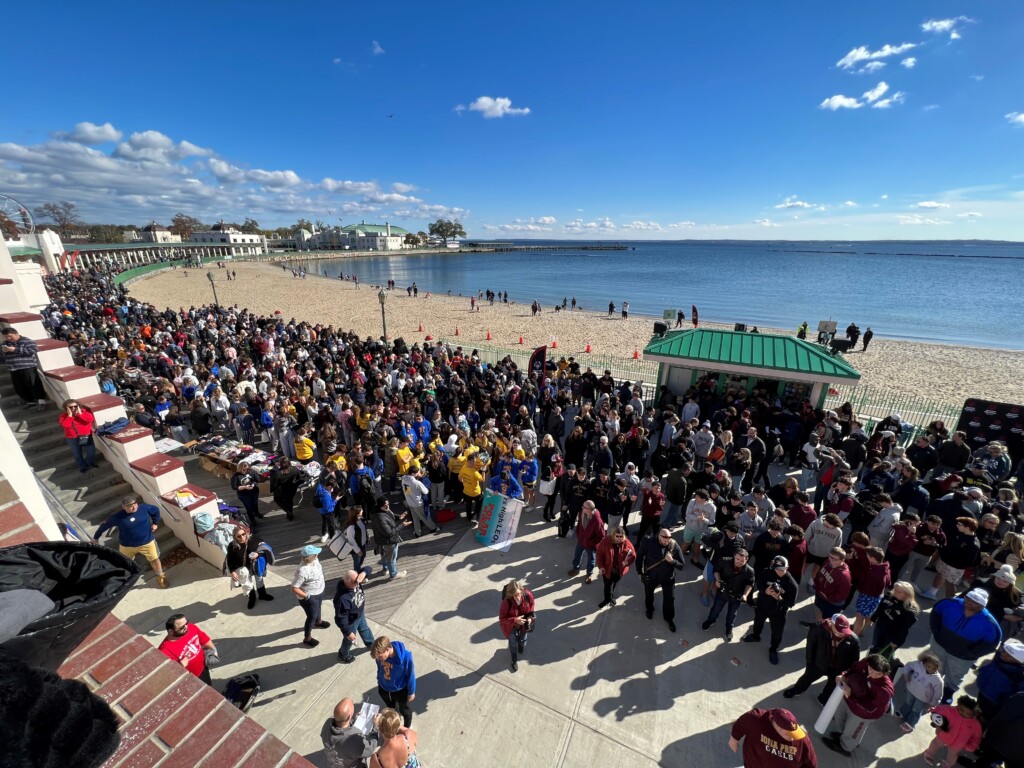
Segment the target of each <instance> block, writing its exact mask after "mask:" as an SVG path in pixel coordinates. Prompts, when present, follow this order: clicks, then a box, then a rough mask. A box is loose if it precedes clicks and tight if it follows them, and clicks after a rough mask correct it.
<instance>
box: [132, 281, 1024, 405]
mask: <svg viewBox="0 0 1024 768" xmlns="http://www.w3.org/2000/svg"><path fill="white" fill-rule="evenodd" d="M231 268H232V269H233V270H235V271H237V273H238V279H237V281H230V282H229V281H227V279H226V277H225V274H224V270H220V269H214V270H213V272H214V277H215V278H216V282H217V295H218V298H219V299H220V302H221V303H222V304H225V305H229V304H230V305H238V306H239V307H248V308H249V309H250V310H252V311H254V312H257V313H259V314H265V315H270V314H273V313H274V312H275V311H277V310H280V312H281V314H282V315H283V316H284V318H285V319H289V318H292V317H294V318H297V319H300V320H307V321H310V322H313V323H323V324H325V325H334V326H337V327H340V328H343V329H346V330H348V329H352V330H354V331H356V332H357V333H359V334H360V335H363V336H366V335H373V336H380V335H381V333H382V330H381V312H380V303H379V302H378V299H377V290H376V288H375V287H372V286H367V285H359V286H358V287H357V286H356V285H354V284H353V283H351V282H347V281H341V280H336V279H331V278H325V277H314V276H312V275H310V276H309V277H307V278H306V279H305V280H301V279H296V278H293V277H292V275H291V272H290V271H287V272H286V271H284V270H282V269H281V267H280V266H278V265H273V264H268V263H262V264H261V263H246V262H237V263H234V264H232V265H231ZM129 291H130V293H131V295H132V296H134V297H135V298H137V299H139V300H140V301H144V302H148V303H152V304H154V305H155V306H157V307H158V308H161V309H162V308H164V307H172V308H174V309H178V308H180V307H186V308H187V307H189V306H193V305H200V304H207V303H210V302H211V301H212V299H213V294H212V291H211V290H210V283H209V281H208V280H207V279H206V273H205V270H204V271H202V272H198V271H195V270H190V271H188V273H187V274H186V272H185V271H184V270H180V269H179V270H169V271H165V272H160V273H157V274H156V275H154V276H152V277H147V278H145V279H142V280H139V281H137V282H135V283H133V284H132V285H131V286H130V288H129ZM385 310H386V312H387V327H388V336H389V337H399V336H401V337H404V338H405V340H406V342H407V343H409V344H412V343H413V342H415V341H423V340H424V337H425V336H426V335H428V334H429V335H431V336H433V337H434V339H444V340H448V341H452V342H458V343H460V344H462V345H463V346H467V347H472V346H474V345H487V346H493V347H505V348H508V349H512V348H514V347H517V346H518V343H519V337H520V335H522V337H523V341H524V343H525V345H526V346H528V347H536V346H539V345H541V344H545V343H548V344H550V343H551V342H552V341H553V340H554V341H557V343H558V353H560V354H564V355H576V356H577V357H578V358H585V357H586V354H585V353H584V349H585V348H586V345H587V343H588V342H589V343H590V345H591V350H592V354H594V355H607V356H616V357H622V358H632V356H633V352H634V350H637V349H639V350H643V347H644V345H645V344H646V343H647V342H648V341H649V340H650V338H651V331H652V328H653V323H654V320H655V318H652V317H643V316H633V315H631V316H630V318H629V319H628V320H622V319H621V318H620V317H619V315H618V314H616V315H615V316H614V317H611V318H609V317H608V316H607V314H606V313H599V312H582V311H577V312H553V311H551V309H550V308H545V310H544V311H543V312H542V314H540V315H538V316H537V317H531V314H530V306H529V304H511V303H510V304H508V305H499V304H497V303H496V304H495V305H494V306H493V307H492V306H488V305H487V303H486V302H484V304H483V306H482V307H481V309H480V311H479V312H472V313H471V312H470V303H469V298H468V297H464V298H459V297H451V298H449V297H447V296H432V295H429V294H425V293H424V292H420V295H419V297H418V298H411V297H409V296H407V295H406V292H405V290H403V289H399V290H394V291H390V292H389V295H388V298H387V302H386V306H385ZM421 324H422V327H423V331H422V332H420V331H419V330H418V329H419V327H420V325H421ZM702 325H705V326H710V327H728V328H731V327H732V326H731V325H730V326H724V325H716V324H714V323H702ZM456 327H458V329H459V335H458V337H457V338H456V336H455V329H456ZM688 327H689V326H688ZM759 330H761V331H763V332H778V333H793V334H795V333H796V329H795V328H794V329H789V330H777V329H776V330H773V329H769V328H764V327H762V328H760V329H759ZM488 332H489V333H490V334H491V341H486V340H485V339H486V336H487V333H488ZM846 359H847V361H848V362H850V363H851V364H852V365H853V366H854V367H856V368H857V369H858V370H859V371H860V372H861V374H862V380H861V385H862V386H863V385H867V386H870V387H872V388H878V389H884V390H887V391H890V392H893V393H898V394H901V395H908V396H916V397H924V398H928V399H930V400H933V401H936V402H939V401H941V402H945V403H951V404H957V405H960V404H962V403H963V401H964V399H965V398H967V397H978V398H986V399H992V400H999V401H1004V402H1019V401H1020V399H1021V381H1022V380H1024V351H1020V350H1002V349H985V348H978V347H958V346H947V345H944V344H926V343H919V342H910V341H894V340H887V339H883V338H879V337H875V339H874V340H873V341H872V342H871V345H870V346H869V348H868V351H867V352H861V351H859V349H858V351H856V352H853V353H850V354H848V355H847V356H846Z"/></svg>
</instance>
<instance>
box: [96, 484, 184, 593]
mask: <svg viewBox="0 0 1024 768" xmlns="http://www.w3.org/2000/svg"><path fill="white" fill-rule="evenodd" d="M159 525H160V509H159V508H158V507H154V506H153V505H152V504H139V500H138V498H137V497H135V496H125V497H124V499H123V500H122V501H121V509H120V510H118V511H117V512H115V513H114V514H112V515H111V516H110V517H108V518H107V519H106V520H105V521H103V523H102V525H100V527H99V528H97V529H96V536H95V537H94V538H93V540H92V543H93V544H98V543H99V542H98V539H99V538H100V536H102V535H103V534H104V533H106V532H107V531H108V530H110V529H112V528H117V533H118V538H119V544H120V546H119V549H120V550H121V554H122V555H124V556H125V557H127V558H128V559H130V560H134V559H135V556H136V555H142V556H143V557H145V558H146V559H147V560H148V561H149V564H150V566H152V568H153V572H154V573H156V583H157V584H159V585H160V586H161V587H163V588H164V589H166V588H167V587H168V581H167V577H166V576H164V567H163V566H162V565H161V564H160V551H159V550H158V549H157V547H156V539H155V538H153V532H154V531H155V530H156V529H157V527H158V526H159Z"/></svg>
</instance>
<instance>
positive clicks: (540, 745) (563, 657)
mask: <svg viewBox="0 0 1024 768" xmlns="http://www.w3.org/2000/svg"><path fill="white" fill-rule="evenodd" d="M527 519H528V520H529V522H528V523H526V524H525V525H524V526H522V527H521V530H520V532H521V534H523V535H522V536H521V538H520V539H519V540H518V541H517V542H516V543H515V544H514V545H513V546H512V548H511V549H510V551H509V552H508V553H507V554H501V553H498V552H493V551H490V550H486V549H483V548H481V547H480V546H479V545H477V543H476V541H475V540H474V538H473V536H472V535H471V534H469V533H468V532H467V533H466V534H463V535H462V537H461V539H460V540H459V541H458V542H457V543H456V544H455V546H454V547H453V549H452V550H451V552H450V553H449V554H448V555H447V556H444V557H441V558H439V560H438V564H437V565H436V567H435V568H434V569H433V571H431V572H430V573H429V574H428V575H427V576H426V578H425V579H423V581H422V582H421V583H420V584H419V585H418V587H417V588H416V589H415V590H414V591H413V592H412V593H411V596H410V597H408V598H407V599H406V600H405V602H404V603H403V604H402V605H401V606H400V607H398V609H397V610H396V611H395V612H394V613H393V614H392V615H391V617H390V619H388V620H387V621H386V623H385V624H384V625H383V626H381V625H380V624H378V623H376V622H373V621H371V622H370V623H371V627H372V629H373V631H374V633H375V634H381V633H386V634H388V635H389V636H390V637H391V638H393V639H400V640H402V641H403V642H405V643H406V644H407V645H408V646H409V647H410V648H411V650H412V652H413V654H414V657H415V661H416V670H417V677H418V683H417V696H416V700H415V702H414V703H413V709H414V711H415V713H416V714H415V719H414V721H413V728H415V729H416V730H417V731H418V732H419V734H420V748H419V754H420V757H421V758H422V760H423V763H424V765H425V766H427V767H428V768H463V767H464V768H471V767H472V768H478V767H479V766H488V767H489V768H499V767H503V766H559V767H560V768H561V767H565V768H575V767H576V766H579V767H580V768H583V767H584V766H594V765H615V766H631V767H632V766H637V767H646V766H655V765H664V766H683V765H701V766H705V767H706V768H715V767H718V766H721V767H722V768H725V767H726V766H736V765H738V764H739V760H738V757H737V756H736V755H734V754H733V753H732V752H730V751H729V749H728V746H727V740H728V736H729V727H730V725H731V723H732V721H733V720H734V719H735V718H736V717H737V716H739V715H740V714H741V713H742V712H744V711H745V710H746V709H749V708H751V707H754V706H782V705H783V704H784V702H785V701H786V700H784V699H783V698H782V696H781V691H782V689H783V688H784V687H785V686H786V685H787V684H789V683H791V682H792V681H793V680H794V679H795V678H796V676H797V674H798V673H799V671H800V670H801V669H802V666H803V655H804V651H803V642H802V639H803V637H804V632H805V631H804V630H803V629H802V628H801V627H800V626H799V624H798V619H800V618H806V617H807V614H808V613H809V612H810V606H809V604H808V602H807V601H806V600H804V602H803V603H801V605H800V606H799V607H798V609H797V610H796V611H795V612H794V613H795V615H792V616H791V617H790V621H789V625H788V626H787V631H786V641H785V643H784V647H783V649H782V653H781V656H782V662H781V664H780V665H779V666H777V667H773V666H771V665H770V664H768V661H767V636H766V638H765V640H764V641H762V643H761V644H752V643H742V642H739V638H740V637H741V636H742V634H743V624H748V623H749V621H750V619H751V618H752V613H753V612H752V610H750V609H748V608H744V609H742V611H741V613H740V622H741V624H740V625H738V627H737V631H736V640H735V641H734V642H733V643H730V644H726V643H725V642H724V637H723V636H722V630H721V628H720V626H716V627H714V628H713V629H712V630H711V631H710V632H707V633H704V632H702V631H701V629H700V622H701V621H702V620H703V618H704V616H705V615H706V609H705V608H703V606H701V604H700V602H699V599H698V595H699V592H698V588H697V586H696V583H695V579H696V577H697V573H696V569H695V568H693V567H692V566H689V565H688V566H687V568H686V570H685V571H684V572H683V578H684V579H685V581H684V582H683V583H680V584H678V585H677V588H676V595H677V600H676V604H677V609H678V616H677V619H676V621H677V624H678V625H679V632H678V633H676V634H672V633H671V632H669V630H668V627H667V626H666V625H665V623H664V622H663V621H662V620H661V617H660V604H658V605H657V612H656V613H655V618H654V620H651V621H649V620H647V619H646V618H645V616H644V611H643V594H642V591H641V589H640V582H639V579H638V578H637V577H636V575H635V573H633V572H631V573H629V574H628V575H627V577H626V578H625V579H624V580H623V582H622V584H620V591H619V594H620V599H619V604H618V606H616V607H613V608H606V609H603V610H600V611H598V610H597V603H598V602H599V600H600V599H601V593H600V591H601V586H600V581H599V580H598V581H595V582H594V583H593V584H590V585H584V584H582V579H581V578H575V579H570V578H568V577H567V576H566V575H565V572H566V570H567V569H568V567H569V565H570V561H571V556H572V546H573V544H572V542H571V541H566V540H563V539H558V538H556V537H555V536H554V531H553V529H552V528H551V527H550V526H549V525H546V524H543V523H541V522H538V521H537V516H535V515H534V513H527ZM461 524H462V523H461V521H457V522H456V523H454V524H453V525H452V526H451V527H454V526H456V525H461ZM293 567H294V565H293V564H291V563H289V562H282V561H281V560H279V561H278V565H276V566H274V567H273V568H272V571H273V572H272V574H271V575H270V577H269V578H268V584H269V585H270V587H271V591H272V593H273V594H274V595H276V597H277V599H276V600H275V601H274V602H272V603H266V602H260V603H258V604H257V607H256V608H255V609H254V610H253V611H247V610H246V608H245V600H244V599H243V598H242V597H241V596H240V595H239V594H238V592H237V590H236V591H234V592H232V591H231V590H230V589H229V587H228V579H227V578H226V577H221V576H219V575H218V574H217V573H216V572H215V571H214V569H212V568H211V567H210V566H209V565H207V564H205V563H203V562H201V561H199V560H197V559H190V560H187V561H185V562H184V563H182V564H181V565H178V566H176V567H175V568H174V569H172V570H171V571H170V572H169V575H170V577H171V581H172V587H171V588H170V589H168V590H158V589H156V588H153V587H150V586H148V585H143V586H140V587H138V588H136V589H135V590H133V591H132V592H131V593H130V594H129V595H128V596H127V597H126V598H125V600H124V601H123V602H122V603H121V604H120V606H119V607H118V609H117V611H116V613H117V615H118V616H119V617H120V618H122V619H123V620H124V621H126V622H127V623H128V624H130V625H131V626H132V627H134V628H135V629H136V630H137V631H139V632H140V633H142V634H145V635H146V636H147V637H149V638H150V639H151V640H152V641H153V642H154V643H156V642H158V641H159V639H160V638H161V637H162V636H163V623H164V620H165V619H166V617H167V616H168V615H169V614H170V613H173V612H175V611H179V610H180V611H182V612H184V613H185V614H186V615H187V616H188V618H189V619H190V620H191V621H195V622H197V623H199V624H200V625H201V626H202V627H203V628H204V629H205V630H206V631H207V632H208V633H209V634H210V635H211V636H212V637H213V638H214V639H215V640H216V642H217V645H218V648H219V650H220V654H221V658H222V659H223V664H222V666H220V667H217V668H216V669H215V670H214V672H213V676H214V680H215V683H223V681H224V680H226V679H227V678H228V677H231V676H232V675H234V674H238V673H241V672H246V671H256V672H259V674H260V676H261V678H262V682H263V694H262V696H261V698H260V699H259V701H258V703H257V705H256V706H255V707H254V708H253V709H252V711H251V712H250V715H251V717H253V718H254V719H255V720H256V721H257V722H259V723H260V724H261V725H263V726H264V727H266V728H267V729H268V730H269V731H271V732H272V733H274V734H275V735H277V736H278V737H280V738H281V739H282V740H283V741H285V742H286V743H287V744H289V745H290V746H291V747H292V748H293V749H296V750H297V751H299V752H301V753H302V754H304V755H306V756H307V757H308V758H309V759H310V760H311V761H313V762H314V763H315V764H318V765H325V763H324V760H323V756H322V754H321V753H320V740H319V732H320V728H321V726H322V724H323V722H324V720H325V719H326V718H327V717H328V716H329V715H330V713H331V710H332V708H333V706H334V704H335V703H336V702H337V701H338V700H339V699H340V698H342V697H343V696H349V697H351V698H352V699H354V700H356V701H357V702H358V701H359V700H361V699H363V698H368V699H370V700H371V701H377V695H376V682H375V668H374V664H373V662H372V661H371V659H370V658H369V655H368V653H367V652H365V651H360V652H357V660H356V662H355V663H353V664H350V665H344V664H340V663H338V662H337V660H336V653H337V649H338V645H339V644H340V632H339V631H338V629H337V628H336V627H333V626H332V627H331V628H330V629H327V630H318V631H317V633H316V636H317V637H318V638H319V639H320V640H321V644H320V646H319V647H317V648H315V649H310V648H307V647H305V646H303V645H301V644H300V640H301V639H302V631H301V626H302V618H303V614H302V611H301V609H300V608H299V607H298V605H297V604H296V602H295V600H294V599H293V598H292V596H291V595H290V591H289V589H288V586H287V583H288V580H289V578H290V576H291V573H292V570H293ZM513 578H517V579H522V580H525V582H526V584H527V586H528V587H529V588H530V589H531V590H533V592H534V594H535V596H536V598H537V614H538V619H537V624H538V628H537V631H536V632H535V633H534V634H533V635H531V637H530V643H529V645H528V647H527V652H526V655H525V661H521V662H520V667H519V671H518V672H517V673H514V674H513V673H511V672H510V671H509V669H508V661H509V659H508V649H507V645H506V642H505V639H504V637H503V636H502V635H501V632H500V629H499V627H498V621H497V613H498V606H499V602H500V590H501V587H502V585H504V584H505V583H506V582H508V581H509V580H510V579H513ZM378 580H379V577H377V578H375V579H373V580H371V582H370V583H371V584H372V583H373V582H374V581H378ZM334 586H335V582H333V581H329V582H328V586H327V593H326V595H327V597H328V598H329V597H331V596H333V594H334ZM392 586H397V585H388V584H380V585H379V586H374V587H371V588H370V589H368V590H367V605H368V607H369V608H370V609H371V611H372V606H373V601H374V594H375V593H377V594H380V593H381V591H382V590H387V589H389V588H390V587H392ZM329 606H330V603H329V601H327V602H325V618H333V617H330V616H329V615H328V614H329V613H332V611H331V610H330V608H329ZM332 623H333V622H332ZM926 636H927V620H926V617H925V618H923V619H922V621H920V622H919V623H918V626H917V627H916V628H915V633H914V634H913V635H912V636H911V637H912V640H914V641H915V642H914V643H913V645H914V646H915V648H916V647H917V646H920V645H922V644H923V642H924V640H925V639H926ZM904 653H905V656H906V657H908V658H909V657H910V655H911V653H914V654H916V650H908V651H905V652H904ZM817 690H819V688H818V687H815V688H812V689H811V690H810V691H808V692H807V693H805V694H804V695H803V696H801V697H799V698H797V699H793V700H791V701H790V702H787V704H788V705H789V706H790V707H791V708H792V709H793V711H794V712H795V713H796V714H797V716H798V717H799V718H801V720H802V721H803V722H804V724H805V725H806V726H807V727H808V729H810V728H811V726H812V725H813V722H814V719H815V718H816V717H817V713H818V709H819V708H818V704H817V703H816V702H815V700H814V695H815V691H817ZM901 690H902V687H901V688H900V689H899V690H898V693H899V692H900V691H901ZM378 703H379V702H378ZM930 730H931V729H930V728H928V727H927V726H926V725H925V724H922V725H921V726H920V727H919V729H918V732H917V733H915V734H913V735H911V736H902V734H901V733H900V731H899V729H898V727H897V725H896V722H895V721H894V720H892V719H891V718H889V717H886V718H883V720H882V721H880V722H878V723H875V724H873V725H872V726H871V728H870V730H869V732H868V735H867V738H866V739H865V742H864V745H863V746H862V747H861V749H860V750H858V752H857V753H856V754H855V755H854V757H853V758H842V757H839V756H837V755H835V754H833V753H832V752H830V751H829V750H828V749H826V748H825V747H824V746H822V745H821V742H820V738H819V737H818V736H817V735H816V734H815V735H814V736H813V738H814V739H815V744H816V746H817V748H818V755H819V759H820V762H821V764H822V765H825V766H830V765H836V766H839V765H843V766H845V765H870V764H873V763H875V762H876V760H875V759H874V757H872V756H873V755H875V754H877V755H878V759H877V763H878V764H879V765H884V766H892V765H894V764H904V763H905V764H906V765H918V764H919V763H920V762H921V760H920V757H918V756H919V755H920V753H921V751H922V750H923V749H924V747H925V745H926V744H927V740H928V738H929V736H928V734H927V732H928V731H930Z"/></svg>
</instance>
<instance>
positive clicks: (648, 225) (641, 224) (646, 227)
mask: <svg viewBox="0 0 1024 768" xmlns="http://www.w3.org/2000/svg"><path fill="white" fill-rule="evenodd" d="M622 228H623V229H633V230H639V231H642V232H661V230H662V229H664V228H663V227H662V226H661V224H659V223H658V222H656V221H640V220H636V221H631V222H629V223H628V224H623V225H622Z"/></svg>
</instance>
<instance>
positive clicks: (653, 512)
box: [640, 488, 665, 518]
mask: <svg viewBox="0 0 1024 768" xmlns="http://www.w3.org/2000/svg"><path fill="white" fill-rule="evenodd" d="M664 508H665V494H664V493H661V492H660V491H659V492H658V493H655V492H654V491H652V490H648V489H646V488H645V489H644V498H643V501H642V502H641V503H640V516H641V517H654V518H660V517H661V510H663V509H664Z"/></svg>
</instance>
